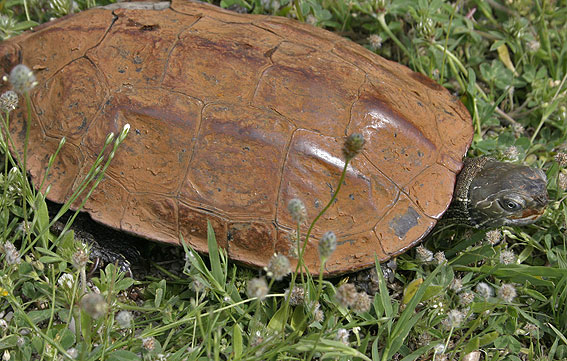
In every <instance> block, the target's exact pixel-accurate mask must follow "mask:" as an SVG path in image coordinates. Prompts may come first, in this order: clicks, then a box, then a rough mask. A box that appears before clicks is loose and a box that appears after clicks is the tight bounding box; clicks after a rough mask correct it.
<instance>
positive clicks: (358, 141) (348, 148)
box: [343, 133, 365, 161]
mask: <svg viewBox="0 0 567 361" xmlns="http://www.w3.org/2000/svg"><path fill="white" fill-rule="evenodd" d="M364 143H365V140H364V137H363V136H362V134H359V133H354V134H351V135H349V136H348V137H347V138H346V140H345V144H344V146H343V155H344V156H345V159H346V160H347V161H349V160H351V159H352V158H354V157H355V156H356V155H357V154H358V153H360V152H361V151H362V148H364Z"/></svg>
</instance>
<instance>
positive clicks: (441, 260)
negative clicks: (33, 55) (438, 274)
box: [433, 251, 447, 264]
mask: <svg viewBox="0 0 567 361" xmlns="http://www.w3.org/2000/svg"><path fill="white" fill-rule="evenodd" d="M433 258H434V259H435V262H437V264H445V263H447V258H446V257H445V252H443V251H439V252H435V255H434V256H433Z"/></svg>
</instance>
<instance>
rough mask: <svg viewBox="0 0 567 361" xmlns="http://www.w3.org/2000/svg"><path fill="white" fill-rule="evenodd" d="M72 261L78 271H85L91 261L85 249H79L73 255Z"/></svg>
mask: <svg viewBox="0 0 567 361" xmlns="http://www.w3.org/2000/svg"><path fill="white" fill-rule="evenodd" d="M72 261H73V266H75V268H76V269H78V270H80V269H84V268H85V267H86V266H87V262H88V261H89V254H88V252H87V251H86V250H85V249H84V248H83V247H79V249H77V251H76V252H75V253H73V257H72Z"/></svg>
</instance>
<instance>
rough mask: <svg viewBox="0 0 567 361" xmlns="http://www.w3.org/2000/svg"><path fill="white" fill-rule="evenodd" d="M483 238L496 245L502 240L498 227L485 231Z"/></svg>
mask: <svg viewBox="0 0 567 361" xmlns="http://www.w3.org/2000/svg"><path fill="white" fill-rule="evenodd" d="M485 239H486V241H487V242H488V243H490V244H491V245H493V246H494V245H496V244H498V243H499V242H500V241H501V240H502V232H500V230H498V229H493V230H491V231H488V232H486V236H485Z"/></svg>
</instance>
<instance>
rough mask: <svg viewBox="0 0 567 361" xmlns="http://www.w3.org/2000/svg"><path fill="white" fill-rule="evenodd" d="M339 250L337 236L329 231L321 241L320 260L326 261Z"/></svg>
mask: <svg viewBox="0 0 567 361" xmlns="http://www.w3.org/2000/svg"><path fill="white" fill-rule="evenodd" d="M335 249H337V236H335V233H334V232H333V231H329V232H327V233H325V234H324V235H323V237H322V238H321V240H320V241H319V258H321V260H324V261H326V260H327V259H329V257H330V256H331V255H332V254H333V252H335Z"/></svg>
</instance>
